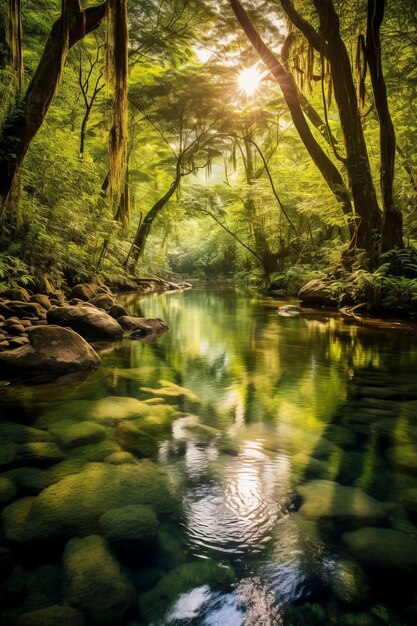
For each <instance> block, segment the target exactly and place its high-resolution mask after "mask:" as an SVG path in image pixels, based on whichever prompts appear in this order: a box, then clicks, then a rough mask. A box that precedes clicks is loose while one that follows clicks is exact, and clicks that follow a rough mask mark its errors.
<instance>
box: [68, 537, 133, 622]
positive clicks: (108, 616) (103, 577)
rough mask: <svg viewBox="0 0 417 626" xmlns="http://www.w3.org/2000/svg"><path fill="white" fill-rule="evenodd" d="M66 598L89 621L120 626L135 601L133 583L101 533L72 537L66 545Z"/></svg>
mask: <svg viewBox="0 0 417 626" xmlns="http://www.w3.org/2000/svg"><path fill="white" fill-rule="evenodd" d="M63 565H64V598H65V602H66V603H67V604H70V605H71V606H73V607H74V608H75V609H77V610H79V611H80V612H81V613H83V615H84V616H85V618H86V621H87V622H88V623H91V624H94V625H97V626H99V625H106V624H108V625H109V626H117V625H118V624H120V623H121V622H122V620H123V618H124V616H125V615H126V613H127V611H128V610H129V609H130V608H131V607H132V605H133V604H134V593H133V585H132V583H131V581H130V580H129V578H128V576H127V574H126V572H125V571H124V570H123V568H122V567H121V565H120V563H118V561H117V560H116V559H115V557H114V556H113V555H112V553H111V552H110V550H109V549H108V547H107V544H106V542H105V541H104V539H102V537H99V536H97V535H90V536H88V537H83V538H81V539H79V538H74V539H71V541H69V542H68V543H67V545H66V546H65V551H64V558H63Z"/></svg>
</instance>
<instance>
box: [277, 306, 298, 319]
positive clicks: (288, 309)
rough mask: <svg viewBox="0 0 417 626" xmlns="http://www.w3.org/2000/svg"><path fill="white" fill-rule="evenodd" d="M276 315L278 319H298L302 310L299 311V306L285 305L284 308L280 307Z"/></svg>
mask: <svg viewBox="0 0 417 626" xmlns="http://www.w3.org/2000/svg"><path fill="white" fill-rule="evenodd" d="M277 313H278V315H279V316H280V317H299V315H300V313H302V309H300V307H299V306H294V305H292V304H286V305H284V306H280V307H279V308H278V311H277Z"/></svg>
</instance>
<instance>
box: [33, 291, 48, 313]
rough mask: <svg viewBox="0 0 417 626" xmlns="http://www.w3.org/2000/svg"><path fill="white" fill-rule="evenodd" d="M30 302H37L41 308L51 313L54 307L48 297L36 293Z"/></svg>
mask: <svg viewBox="0 0 417 626" xmlns="http://www.w3.org/2000/svg"><path fill="white" fill-rule="evenodd" d="M30 300H31V302H36V303H37V304H40V305H41V307H43V308H44V309H45V310H46V311H49V309H50V308H51V306H52V305H51V301H50V300H49V298H48V296H45V295H44V294H43V293H35V294H34V295H33V296H31V298H30Z"/></svg>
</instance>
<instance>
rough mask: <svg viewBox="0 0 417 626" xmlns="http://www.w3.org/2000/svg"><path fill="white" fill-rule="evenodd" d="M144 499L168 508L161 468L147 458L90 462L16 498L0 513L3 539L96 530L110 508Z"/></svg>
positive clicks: (52, 537)
mask: <svg viewBox="0 0 417 626" xmlns="http://www.w3.org/2000/svg"><path fill="white" fill-rule="evenodd" d="M128 504H144V505H149V506H151V507H152V508H154V509H155V511H156V512H157V513H158V514H171V513H173V511H174V507H173V500H172V497H171V494H170V492H169V490H168V486H167V480H166V475H165V473H164V471H163V470H161V469H160V468H158V467H157V466H156V465H155V464H153V463H151V462H150V461H148V460H142V461H138V462H137V463H136V464H135V465H109V464H107V463H90V464H88V465H86V466H85V468H83V469H82V470H81V471H80V472H79V473H77V474H72V475H70V476H67V477H66V478H63V479H62V480H60V481H59V482H57V483H55V484H54V485H51V486H50V487H48V488H47V489H45V490H44V491H42V492H41V493H40V494H39V495H38V496H37V497H36V498H21V499H19V500H16V501H15V502H14V503H13V504H11V505H9V506H8V507H6V508H5V509H4V511H3V513H2V519H3V526H4V534H5V537H6V539H7V540H8V541H11V542H13V543H16V544H19V545H23V546H28V545H29V546H30V545H43V544H46V543H48V542H50V541H62V540H64V539H68V538H70V537H74V536H76V535H77V536H83V535H88V534H92V533H95V532H97V531H98V528H99V518H100V517H101V515H103V513H105V512H106V511H108V510H109V509H114V508H118V507H122V506H126V505H128Z"/></svg>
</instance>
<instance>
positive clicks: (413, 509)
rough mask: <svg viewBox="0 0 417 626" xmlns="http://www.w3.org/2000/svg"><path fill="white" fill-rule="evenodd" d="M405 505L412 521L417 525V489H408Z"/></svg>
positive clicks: (404, 497) (404, 495)
mask: <svg viewBox="0 0 417 626" xmlns="http://www.w3.org/2000/svg"><path fill="white" fill-rule="evenodd" d="M403 504H404V508H405V510H406V511H407V515H408V516H409V518H410V519H411V521H412V522H414V524H417V489H407V491H406V492H405V493H404V494H403Z"/></svg>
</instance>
